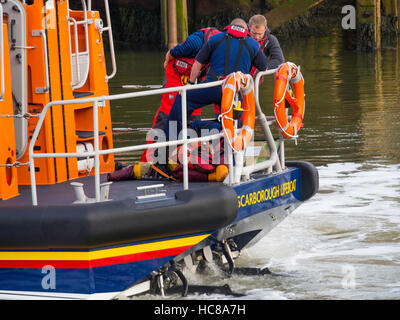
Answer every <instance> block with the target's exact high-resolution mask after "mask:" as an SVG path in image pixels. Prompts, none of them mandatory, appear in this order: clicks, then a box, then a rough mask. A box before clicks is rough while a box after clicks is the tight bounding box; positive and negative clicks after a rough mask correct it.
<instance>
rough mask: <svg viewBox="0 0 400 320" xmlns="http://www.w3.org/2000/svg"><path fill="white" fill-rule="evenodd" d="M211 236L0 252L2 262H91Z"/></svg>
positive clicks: (185, 244) (163, 248)
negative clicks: (103, 246) (102, 246)
mask: <svg viewBox="0 0 400 320" xmlns="http://www.w3.org/2000/svg"><path fill="white" fill-rule="evenodd" d="M208 236H209V234H205V235H200V236H194V237H187V238H179V239H172V240H165V241H157V242H151V243H144V244H138V245H130V246H125V247H119V248H110V249H100V250H99V249H93V251H85V252H66V251H41V252H38V251H36V252H32V251H7V252H4V251H3V252H0V261H1V260H25V261H27V260H64V261H65V260H82V261H90V260H97V259H105V258H112V257H118V256H124V255H129V254H136V253H144V252H151V251H158V250H165V249H172V248H177V247H185V246H193V245H195V244H197V243H199V242H200V241H202V240H204V239H205V238H207V237H208Z"/></svg>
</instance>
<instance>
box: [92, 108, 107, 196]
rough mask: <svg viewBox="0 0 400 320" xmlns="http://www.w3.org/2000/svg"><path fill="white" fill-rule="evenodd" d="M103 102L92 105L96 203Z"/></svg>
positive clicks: (98, 194) (98, 182) (98, 184)
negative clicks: (100, 119) (100, 110)
mask: <svg viewBox="0 0 400 320" xmlns="http://www.w3.org/2000/svg"><path fill="white" fill-rule="evenodd" d="M104 102H105V101H102V102H99V101H98V100H96V101H95V102H94V103H93V131H94V152H95V155H94V175H95V177H94V186H95V192H96V202H100V201H101V198H100V155H99V121H98V120H99V109H98V107H99V106H103V103H104Z"/></svg>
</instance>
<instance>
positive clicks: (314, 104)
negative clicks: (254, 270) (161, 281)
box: [111, 36, 400, 299]
mask: <svg viewBox="0 0 400 320" xmlns="http://www.w3.org/2000/svg"><path fill="white" fill-rule="evenodd" d="M282 48H283V49H284V53H285V58H286V60H287V61H292V62H294V63H296V64H297V65H300V66H301V70H302V73H303V75H304V78H305V91H306V113H305V120H304V128H303V129H302V131H301V133H300V138H299V139H298V142H297V146H296V145H295V143H294V142H293V141H289V142H287V143H286V145H285V149H286V158H287V159H288V160H305V161H310V162H312V163H313V164H314V165H315V166H317V168H318V170H319V174H320V189H319V192H318V193H317V194H316V195H315V196H314V197H313V198H312V199H310V200H309V201H308V202H306V203H304V204H303V205H302V206H300V207H299V208H298V209H297V210H296V211H295V212H294V213H293V214H292V215H291V216H289V217H288V218H287V219H286V220H284V221H283V222H282V223H281V224H280V225H279V226H278V227H276V228H275V229H274V230H273V231H272V232H271V233H270V234H269V235H267V236H266V237H265V238H264V239H262V240H261V241H260V242H259V243H257V244H256V245H255V246H254V247H252V248H250V249H248V250H247V251H244V252H243V253H242V254H241V257H240V258H239V260H238V262H237V263H238V264H239V265H242V266H258V267H265V266H267V267H268V268H269V269H270V270H271V271H274V272H276V273H280V274H282V276H264V277H243V276H240V277H239V276H233V277H232V278H230V279H222V278H220V277H218V276H217V275H216V277H215V278H212V279H209V281H210V282H212V283H213V284H221V285H222V284H225V283H228V284H229V285H230V286H231V288H232V289H233V290H234V291H237V292H241V293H245V294H246V297H245V299H399V298H400V228H399V226H400V48H399V45H397V46H395V47H390V48H384V49H382V50H381V51H380V52H376V53H356V52H353V51H345V50H344V49H343V47H342V43H341V39H340V37H334V36H333V37H330V38H311V39H307V40H298V41H296V43H293V44H289V43H282ZM163 56H164V53H162V52H157V51H156V50H144V51H135V52H120V53H119V54H118V56H117V58H118V73H117V77H116V78H115V79H114V80H113V82H112V85H122V84H141V85H147V84H161V83H162V81H163V69H162V61H163ZM121 92H126V90H125V91H123V90H120V89H112V90H111V93H121ZM262 92H263V97H262V99H261V102H262V106H263V110H264V112H265V113H266V114H269V115H271V114H272V92H273V82H272V79H265V81H264V83H263V90H262ZM159 102H160V97H152V98H145V99H141V100H138V101H136V100H135V101H134V100H126V101H120V102H115V103H113V109H112V116H113V127H114V128H117V127H120V128H131V129H133V130H132V131H130V132H122V133H116V134H115V145H116V146H124V145H128V144H132V142H133V143H141V142H142V141H143V139H144V138H145V134H146V132H145V130H144V129H145V128H149V127H150V126H151V123H152V119H153V116H154V113H155V110H156V109H157V108H158V105H159ZM211 109H212V108H210V110H211ZM210 114H211V113H210ZM138 156H139V155H138V154H137V153H136V154H135V153H133V154H128V155H124V156H119V159H120V160H122V161H127V160H132V159H137V158H138ZM194 281H196V279H195V280H194ZM147 298H150V299H151V298H152V297H147ZM189 298H190V299H193V298H196V299H216V298H218V299H219V298H222V297H221V296H216V295H214V296H204V295H201V296H191V297H189ZM241 299H243V298H241Z"/></svg>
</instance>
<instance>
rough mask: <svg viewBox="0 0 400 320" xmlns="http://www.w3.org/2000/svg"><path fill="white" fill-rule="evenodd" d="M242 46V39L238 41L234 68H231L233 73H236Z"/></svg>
mask: <svg viewBox="0 0 400 320" xmlns="http://www.w3.org/2000/svg"><path fill="white" fill-rule="evenodd" d="M245 41H246V40H245ZM243 45H244V42H243V39H240V40H239V49H238V53H237V56H236V61H235V66H234V67H233V72H236V71H237V69H238V68H239V63H240V58H241V57H242V52H243Z"/></svg>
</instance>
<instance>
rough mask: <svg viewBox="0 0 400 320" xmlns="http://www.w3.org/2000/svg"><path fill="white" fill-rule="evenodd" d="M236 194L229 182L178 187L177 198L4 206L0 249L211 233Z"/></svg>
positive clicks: (228, 216) (233, 210)
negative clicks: (61, 204)
mask: <svg viewBox="0 0 400 320" xmlns="http://www.w3.org/2000/svg"><path fill="white" fill-rule="evenodd" d="M237 213H238V206H237V196H236V193H235V191H234V190H233V189H232V188H231V187H228V186H225V185H223V184H220V185H218V186H205V187H204V188H200V189H196V190H184V191H178V192H176V194H175V199H173V198H172V199H170V200H167V201H165V202H163V201H158V202H152V203H146V204H143V203H142V204H136V203H135V201H134V200H133V199H125V200H121V201H108V202H99V203H92V204H77V205H68V206H66V205H64V206H37V207H32V206H29V207H3V208H1V210H0V249H25V250H27V249H63V248H65V249H86V248H96V247H102V246H112V245H117V244H122V243H130V242H136V241H145V240H152V239H159V238H165V237H175V236H182V235H190V234H196V233H203V232H214V231H215V230H218V229H220V228H223V227H225V226H227V225H228V224H230V223H232V222H233V221H234V220H235V219H236V217H237Z"/></svg>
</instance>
